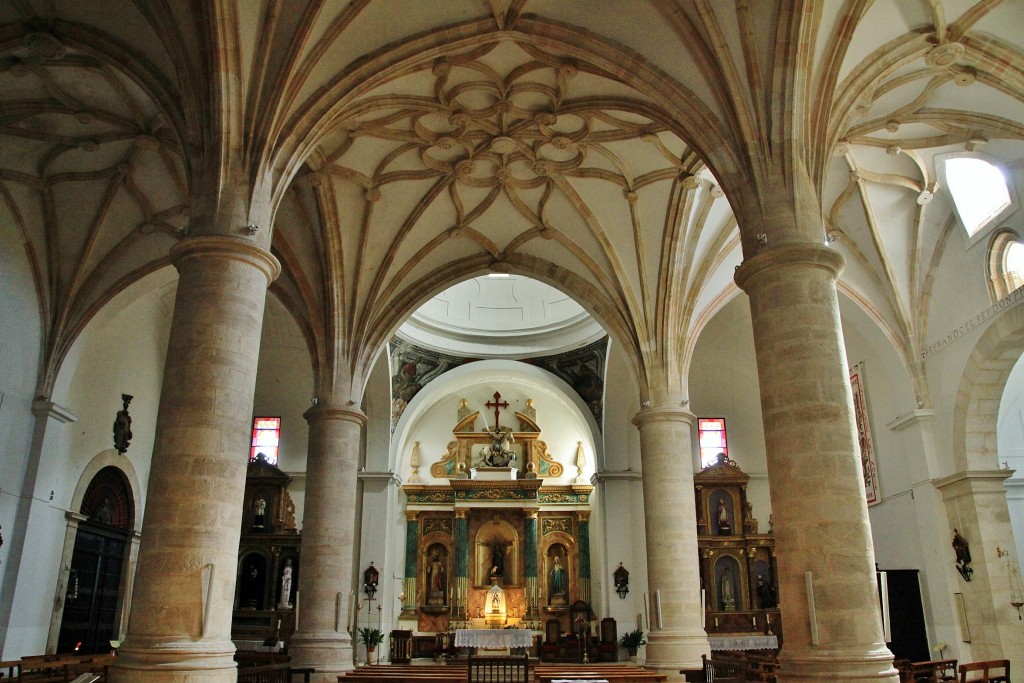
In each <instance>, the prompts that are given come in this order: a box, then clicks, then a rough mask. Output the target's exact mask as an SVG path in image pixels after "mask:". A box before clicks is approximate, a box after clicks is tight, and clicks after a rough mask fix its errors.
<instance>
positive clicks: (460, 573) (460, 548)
mask: <svg viewBox="0 0 1024 683" xmlns="http://www.w3.org/2000/svg"><path fill="white" fill-rule="evenodd" d="M468 595H469V520H468V519H467V518H466V510H464V509H463V510H456V511H455V597H454V600H453V601H454V603H455V604H454V605H453V606H452V619H453V620H454V621H465V620H466V601H467V599H468Z"/></svg>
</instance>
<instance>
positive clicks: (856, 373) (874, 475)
mask: <svg viewBox="0 0 1024 683" xmlns="http://www.w3.org/2000/svg"><path fill="white" fill-rule="evenodd" d="M850 388H851V389H853V414H854V417H855V418H856V420H857V442H858V443H859V444H860V464H861V468H862V472H863V474H864V493H865V494H866V495H867V499H868V505H874V504H875V503H879V502H881V500H882V492H881V489H880V488H879V486H878V463H877V462H876V461H875V448H874V445H873V443H872V441H871V424H870V422H868V408H867V405H868V404H867V401H866V399H865V397H864V363H857V364H856V365H854V366H853V367H852V368H851V369H850Z"/></svg>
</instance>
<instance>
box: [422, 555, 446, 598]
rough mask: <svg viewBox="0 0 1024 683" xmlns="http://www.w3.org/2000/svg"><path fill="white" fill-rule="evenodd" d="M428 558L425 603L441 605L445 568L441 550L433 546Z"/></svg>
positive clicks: (443, 595)
mask: <svg viewBox="0 0 1024 683" xmlns="http://www.w3.org/2000/svg"><path fill="white" fill-rule="evenodd" d="M429 552H430V560H429V562H428V563H427V571H426V578H427V604H428V605H432V606H435V607H441V606H443V605H444V604H445V595H446V586H447V583H448V577H447V570H446V569H445V563H444V559H443V557H442V554H441V551H440V550H439V549H438V548H437V547H436V546H435V547H432V548H431V549H430V551H429Z"/></svg>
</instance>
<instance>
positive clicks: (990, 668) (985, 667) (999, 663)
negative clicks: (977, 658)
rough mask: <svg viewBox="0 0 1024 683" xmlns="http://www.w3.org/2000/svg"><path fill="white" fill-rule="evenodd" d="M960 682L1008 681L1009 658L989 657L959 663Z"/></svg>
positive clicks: (997, 682)
mask: <svg viewBox="0 0 1024 683" xmlns="http://www.w3.org/2000/svg"><path fill="white" fill-rule="evenodd" d="M960 683H1010V660H1009V659H991V660H989V661H987V662H970V663H969V664H961V665H960Z"/></svg>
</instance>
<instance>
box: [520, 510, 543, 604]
mask: <svg viewBox="0 0 1024 683" xmlns="http://www.w3.org/2000/svg"><path fill="white" fill-rule="evenodd" d="M523 531H524V532H525V535H526V548H525V551H524V553H523V558H524V560H525V562H526V610H527V611H526V617H527V619H528V620H535V619H537V618H538V615H539V614H540V611H539V607H538V604H539V603H538V600H537V510H535V509H528V510H526V519H525V521H524V529H523Z"/></svg>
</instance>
